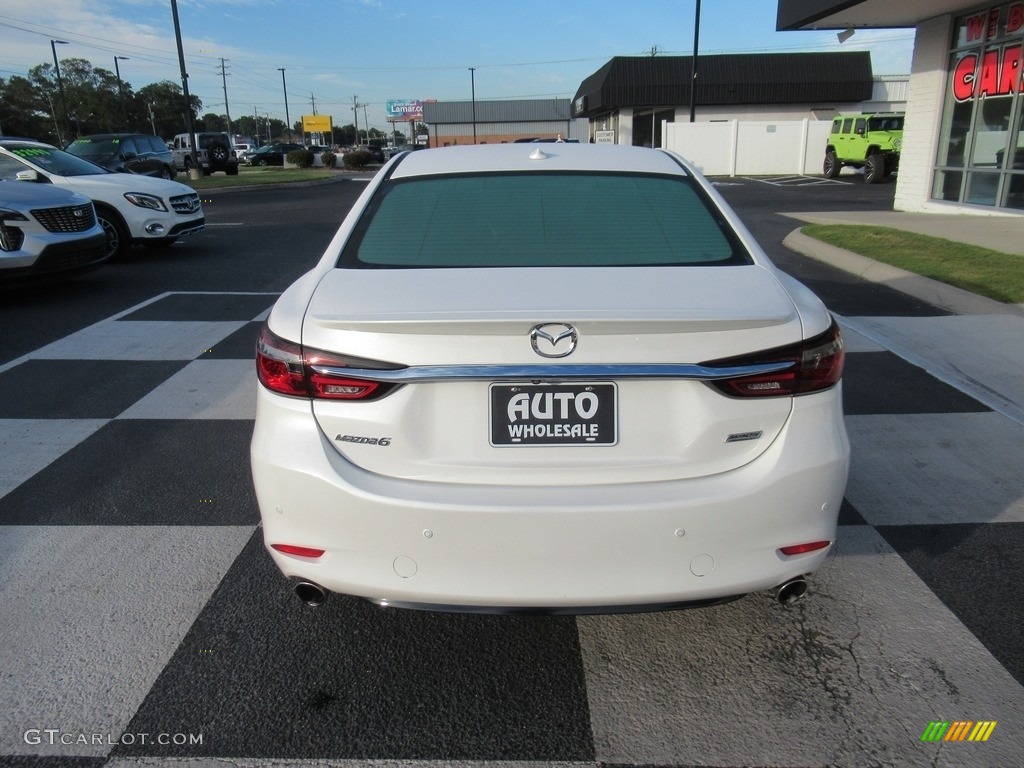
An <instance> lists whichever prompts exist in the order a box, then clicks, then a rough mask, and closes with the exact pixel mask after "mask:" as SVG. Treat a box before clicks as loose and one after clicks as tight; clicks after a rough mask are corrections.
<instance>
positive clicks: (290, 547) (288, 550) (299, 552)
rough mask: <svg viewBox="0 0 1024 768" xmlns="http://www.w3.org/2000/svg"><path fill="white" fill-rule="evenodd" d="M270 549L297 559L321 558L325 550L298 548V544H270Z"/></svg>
mask: <svg viewBox="0 0 1024 768" xmlns="http://www.w3.org/2000/svg"><path fill="white" fill-rule="evenodd" d="M270 548H271V549H276V550H277V551H278V552H282V553H284V554H286V555H296V556H297V557H313V558H316V557H323V554H324V552H326V551H327V550H325V549H314V548H313V547H300V546H299V545H298V544H271V545H270Z"/></svg>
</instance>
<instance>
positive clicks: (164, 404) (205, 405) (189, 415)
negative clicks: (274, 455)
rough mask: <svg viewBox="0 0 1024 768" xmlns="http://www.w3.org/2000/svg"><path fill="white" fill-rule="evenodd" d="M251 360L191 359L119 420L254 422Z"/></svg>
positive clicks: (255, 383) (253, 379) (254, 399)
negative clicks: (251, 420) (249, 420)
mask: <svg viewBox="0 0 1024 768" xmlns="http://www.w3.org/2000/svg"><path fill="white" fill-rule="evenodd" d="M257 386H258V384H257V381H256V368H255V365H254V364H253V361H252V360H194V361H192V362H191V363H189V364H188V365H186V366H185V367H184V368H182V369H181V370H180V371H178V372H177V373H176V374H174V375H173V376H172V377H171V378H169V379H167V381H165V382H164V383H163V384H161V385H160V386H158V387H157V388H156V389H154V390H153V391H152V392H150V393H149V394H148V395H146V396H145V397H143V398H142V399H141V400H139V401H138V402H137V403H135V404H134V405H133V406H131V407H130V408H129V409H128V410H126V411H125V412H124V413H122V414H121V415H120V416H118V418H120V419H255V418H256V387H257Z"/></svg>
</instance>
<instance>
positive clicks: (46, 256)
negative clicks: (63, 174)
mask: <svg viewBox="0 0 1024 768" xmlns="http://www.w3.org/2000/svg"><path fill="white" fill-rule="evenodd" d="M106 259H107V255H106V241H105V239H104V237H103V230H102V229H100V226H99V224H98V223H97V222H96V211H95V210H94V209H93V205H92V201H91V200H89V198H87V197H85V196H84V195H80V194H78V193H77V192H72V191H71V190H69V189H59V188H57V187H53V186H49V185H44V184H18V183H16V182H8V181H0V285H10V284H13V283H18V284H19V285H20V284H21V283H23V282H26V281H30V280H31V281H36V280H40V279H48V278H51V277H54V276H57V275H60V276H65V275H71V274H77V273H79V272H85V271H87V270H90V269H94V268H95V267H98V266H100V265H101V264H102V263H103V262H104V261H106Z"/></svg>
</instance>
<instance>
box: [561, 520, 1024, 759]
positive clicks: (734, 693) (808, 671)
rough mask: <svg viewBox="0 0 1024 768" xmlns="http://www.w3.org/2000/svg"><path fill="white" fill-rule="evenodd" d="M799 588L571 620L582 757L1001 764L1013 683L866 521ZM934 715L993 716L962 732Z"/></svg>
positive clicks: (1023, 698)
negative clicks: (793, 592) (935, 737)
mask: <svg viewBox="0 0 1024 768" xmlns="http://www.w3.org/2000/svg"><path fill="white" fill-rule="evenodd" d="M837 548H838V553H837V554H836V555H834V556H833V557H831V558H830V560H829V562H828V564H827V565H826V566H825V567H824V568H823V569H821V570H820V571H819V572H818V573H817V574H815V576H813V577H812V579H811V588H810V591H809V594H808V596H807V597H806V598H804V600H803V601H801V602H799V603H797V604H795V605H793V606H788V607H786V606H781V605H779V604H778V603H776V602H775V601H774V600H773V599H772V598H771V597H770V596H769V595H767V594H766V593H759V594H756V595H750V596H748V597H746V598H744V599H743V600H740V601H738V602H735V603H730V604H728V605H724V606H718V607H714V608H706V609H699V610H693V611H677V612H669V613H660V614H646V615H624V616H601V617H581V618H580V619H579V620H578V626H579V636H580V645H581V648H582V652H583V666H584V670H585V672H586V679H587V695H588V699H589V704H590V713H591V727H592V729H593V733H594V748H595V753H596V754H595V757H596V758H597V760H598V761H599V762H602V763H622V764H637V763H642V764H651V765H716V766H736V765H762V766H782V765H844V766H862V765H864V766H866V765H898V766H964V765H1015V764H1017V763H1019V761H1020V755H1021V754H1024V689H1022V688H1021V686H1020V685H1019V684H1018V683H1017V682H1016V681H1015V680H1014V679H1013V678H1012V677H1011V676H1010V674H1009V673H1008V672H1006V670H1005V669H1004V668H1003V667H1002V665H1000V664H999V662H998V661H996V660H995V659H994V658H993V657H992V656H991V654H990V653H989V652H988V651H987V650H986V649H985V648H984V647H983V646H982V645H981V643H980V642H979V641H978V640H977V639H976V638H975V637H974V636H973V635H972V634H971V633H970V632H969V631H968V630H967V629H966V628H965V627H964V626H963V625H962V624H961V623H960V622H959V620H957V618H956V617H955V616H954V615H953V614H952V613H950V612H949V611H948V610H947V609H946V608H945V607H944V606H943V604H942V603H941V602H940V601H939V599H938V598H937V597H936V596H935V595H934V593H932V592H931V590H930V589H928V587H927V586H925V584H924V583H923V582H921V580H920V579H918V578H917V576H916V575H915V574H914V572H913V571H912V570H911V569H910V567H909V566H908V565H907V564H906V563H905V562H904V561H903V559H902V558H900V557H899V556H898V555H897V554H896V553H895V552H893V550H892V549H891V548H890V547H889V546H888V544H886V542H885V541H884V540H883V539H882V538H881V536H879V534H878V533H877V532H876V531H875V530H874V529H872V528H870V527H868V526H849V527H844V528H843V529H842V530H841V533H840V538H839V543H838V545H837ZM933 720H996V721H997V722H998V726H997V727H996V730H995V732H994V735H993V738H992V739H991V740H990V741H988V742H986V743H977V744H967V743H965V744H942V743H938V744H934V743H923V742H921V740H920V739H921V735H922V733H923V732H924V730H925V728H926V727H927V726H928V724H929V722H931V721H933Z"/></svg>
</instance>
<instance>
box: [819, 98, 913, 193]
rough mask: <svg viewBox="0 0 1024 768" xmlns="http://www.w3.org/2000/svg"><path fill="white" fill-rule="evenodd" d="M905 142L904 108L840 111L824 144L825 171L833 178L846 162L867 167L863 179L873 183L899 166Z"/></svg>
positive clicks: (850, 164) (853, 165) (858, 166)
mask: <svg viewBox="0 0 1024 768" xmlns="http://www.w3.org/2000/svg"><path fill="white" fill-rule="evenodd" d="M901 144H903V113H902V112H865V113H864V114H860V115H837V116H836V117H835V118H834V119H833V120H832V133H830V134H829V137H828V146H827V147H826V148H825V165H824V174H825V176H826V177H827V178H830V179H834V178H835V177H836V176H838V175H839V171H841V170H842V169H843V166H844V165H849V166H850V167H852V168H863V169H864V181H866V182H867V183H868V184H874V183H875V182H878V181H881V180H882V179H884V178H886V177H888V176H889V174H891V173H892V172H893V171H896V170H898V169H899V167H900V145H901Z"/></svg>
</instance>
